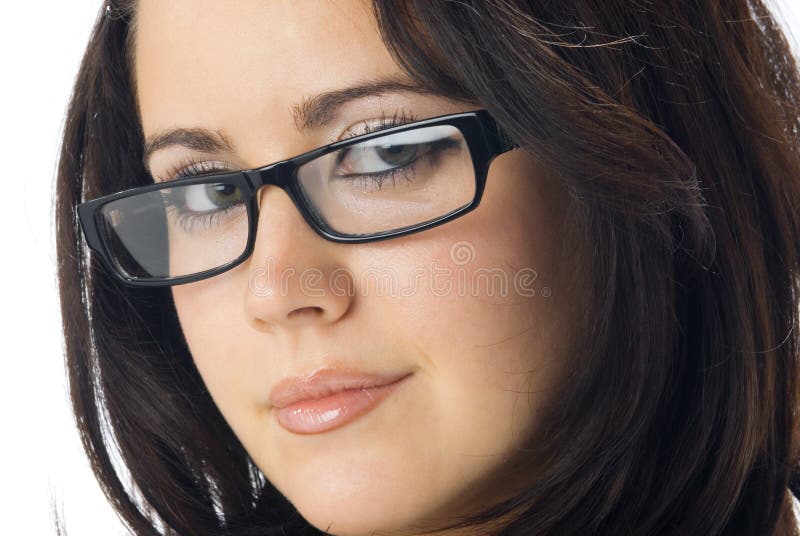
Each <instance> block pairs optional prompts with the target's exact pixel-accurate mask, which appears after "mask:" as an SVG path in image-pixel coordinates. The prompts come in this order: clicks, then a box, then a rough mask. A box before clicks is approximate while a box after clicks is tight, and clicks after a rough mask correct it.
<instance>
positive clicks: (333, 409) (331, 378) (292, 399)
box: [270, 370, 412, 434]
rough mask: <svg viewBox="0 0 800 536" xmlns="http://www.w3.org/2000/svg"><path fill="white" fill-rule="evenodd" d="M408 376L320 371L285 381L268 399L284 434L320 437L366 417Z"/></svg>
mask: <svg viewBox="0 0 800 536" xmlns="http://www.w3.org/2000/svg"><path fill="white" fill-rule="evenodd" d="M411 375H412V373H406V374H403V375H401V376H397V375H395V376H391V377H376V376H369V377H367V376H363V375H352V374H346V373H345V374H343V373H341V372H338V371H329V370H326V371H320V372H318V373H317V374H315V375H313V376H312V377H310V378H306V379H304V380H299V381H298V380H296V379H288V380H285V381H284V382H282V387H281V386H278V387H277V388H276V389H274V390H273V393H272V396H271V397H270V400H271V401H272V403H273V409H274V413H275V417H276V419H277V421H278V424H280V425H281V426H282V427H283V428H285V429H286V430H287V431H289V432H291V433H294V434H319V433H323V432H327V431H329V430H334V429H336V428H340V427H342V426H345V425H346V424H349V423H351V422H353V421H355V420H356V419H358V418H360V417H362V416H364V415H366V414H367V413H369V412H370V411H372V410H373V409H375V408H376V407H377V406H378V405H380V403H381V402H382V401H384V400H385V399H386V398H388V397H389V396H390V395H391V394H392V393H394V392H395V390H397V389H398V388H399V387H400V386H401V385H402V384H404V383H406V382H407V380H408V378H409V377H410V376H411ZM279 385H280V384H279Z"/></svg>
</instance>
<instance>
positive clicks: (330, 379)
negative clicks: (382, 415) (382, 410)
mask: <svg viewBox="0 0 800 536" xmlns="http://www.w3.org/2000/svg"><path fill="white" fill-rule="evenodd" d="M409 374H411V373H410V372H403V373H392V374H374V373H366V372H361V371H356V370H347V369H341V368H321V369H318V370H315V371H314V372H312V373H310V374H307V375H305V376H290V377H287V378H283V379H282V380H280V381H278V382H277V383H276V384H275V386H274V387H273V388H272V390H271V391H270V395H269V401H270V404H271V405H272V406H273V407H276V408H282V407H284V406H289V405H291V404H294V403H296V402H300V401H304V400H316V399H318V398H324V397H326V396H330V395H332V394H334V393H338V392H339V391H345V390H348V389H364V388H367V387H379V386H382V385H388V384H390V383H394V382H396V381H399V380H401V379H403V378H405V377H406V376H408V375H409Z"/></svg>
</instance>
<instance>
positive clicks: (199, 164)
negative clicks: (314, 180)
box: [154, 110, 417, 181]
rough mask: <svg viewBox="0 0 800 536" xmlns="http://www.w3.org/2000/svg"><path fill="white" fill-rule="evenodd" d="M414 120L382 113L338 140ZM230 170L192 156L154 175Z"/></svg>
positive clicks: (167, 176) (174, 177)
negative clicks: (356, 130)
mask: <svg viewBox="0 0 800 536" xmlns="http://www.w3.org/2000/svg"><path fill="white" fill-rule="evenodd" d="M414 121H417V116H416V115H415V114H414V113H412V112H409V111H406V110H400V112H399V113H398V112H395V113H394V115H392V116H391V117H389V116H388V115H386V114H382V115H381V116H380V117H379V118H378V120H377V122H375V123H362V124H361V131H359V132H354V131H349V132H347V133H346V134H345V135H344V136H343V137H342V138H340V139H339V140H336V141H341V140H346V139H350V138H354V137H356V136H361V135H363V134H369V133H370V132H375V131H378V130H383V129H386V128H391V127H396V126H400V125H405V124H407V123H413V122H414ZM230 171H235V168H234V166H232V165H229V164H226V163H225V162H219V161H212V162H209V161H197V160H193V159H191V158H186V159H183V160H181V161H179V162H177V163H175V164H172V165H171V166H170V167H169V169H168V170H167V172H166V173H165V174H164V175H163V176H161V177H154V179H155V180H158V181H171V180H177V179H184V178H188V177H197V176H200V175H211V174H214V173H226V172H230Z"/></svg>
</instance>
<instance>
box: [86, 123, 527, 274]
mask: <svg viewBox="0 0 800 536" xmlns="http://www.w3.org/2000/svg"><path fill="white" fill-rule="evenodd" d="M439 125H451V126H454V127H456V128H457V129H458V130H459V131H460V132H461V133H462V135H463V136H464V140H465V142H466V144H467V147H468V148H469V152H470V155H471V156H472V164H473V167H474V170H475V196H474V197H473V199H472V202H471V203H469V204H468V205H464V206H463V207H461V208H458V209H455V210H453V211H451V212H449V213H447V214H445V215H443V216H441V217H438V218H435V219H433V220H430V221H427V222H424V223H421V224H418V225H414V226H410V227H404V228H401V229H399V230H394V231H385V232H379V233H375V234H373V235H366V236H357V237H354V236H348V235H342V234H339V233H336V232H335V231H334V230H333V229H330V228H329V227H328V226H326V225H325V222H324V221H322V220H321V219H319V218H318V216H317V215H316V211H315V209H314V207H313V206H312V205H311V204H310V203H309V202H308V201H307V200H306V199H305V196H304V194H303V193H302V191H301V187H300V184H299V181H298V179H297V170H298V168H299V167H300V166H302V165H304V164H307V163H308V162H310V161H312V160H314V159H316V158H319V157H320V156H323V155H325V154H328V153H331V152H334V151H338V150H340V149H343V148H347V147H349V146H351V145H356V144H359V143H362V142H364V141H367V140H370V139H373V138H378V137H381V136H386V135H387V134H396V133H399V132H405V131H408V130H415V129H418V128H423V127H430V126H439ZM517 148H519V146H518V145H517V144H515V143H513V142H512V141H511V140H510V139H509V138H508V137H507V136H506V134H505V133H504V132H503V131H502V130H501V129H500V127H499V125H498V124H497V123H496V122H495V120H494V119H493V118H492V117H491V115H490V114H489V112H488V111H486V110H474V111H471V112H460V113H455V114H448V115H440V116H437V117H432V118H429V119H423V120H420V121H414V122H412V123H406V124H403V125H399V126H394V127H389V128H384V129H380V130H375V131H372V132H369V133H367V134H362V135H359V136H354V137H352V138H347V139H345V140H340V141H337V142H334V143H331V144H328V145H324V146H322V147H318V148H316V149H312V150H311V151H308V152H305V153H302V154H300V155H297V156H294V157H292V158H288V159H285V160H280V161H278V162H273V163H271V164H267V165H266V166H262V167H259V168H255V169H249V170H242V171H233V172H225V173H214V174H207V175H200V176H195V177H185V178H182V179H174V180H170V181H162V182H156V183H153V184H148V185H145V186H137V187H135V188H130V189H128V190H123V191H121V192H117V193H113V194H110V195H105V196H102V197H98V198H96V199H92V200H90V201H85V202H82V203H79V204H77V206H76V208H77V216H78V219H79V221H80V225H81V229H82V231H83V235H84V238H85V239H86V243H87V245H88V246H89V248H91V249H92V250H93V251H94V252H96V253H97V254H98V255H99V257H100V259H101V260H102V261H103V264H105V265H106V267H107V268H109V269H110V270H111V272H112V273H113V274H114V275H115V276H116V277H117V278H118V279H119V280H120V281H121V282H123V283H124V284H126V285H130V286H141V287H160V286H171V285H181V284H184V283H192V282H195V281H200V280H203V279H207V278H209V277H213V276H215V275H218V274H221V273H223V272H225V271H228V270H230V269H232V268H234V267H236V266H238V265H239V264H241V263H242V262H244V261H245V260H246V259H247V258H249V257H250V255H251V254H252V252H253V249H254V246H255V239H256V230H257V227H258V210H259V209H258V199H257V197H256V193H257V192H258V191H259V189H260V188H261V187H262V186H265V185H267V184H271V185H274V186H277V187H279V188H281V189H283V191H285V192H286V193H287V195H288V196H289V198H290V199H291V200H292V202H293V203H294V205H295V206H296V207H297V209H298V210H299V211H300V214H302V216H303V218H304V219H305V221H306V222H308V224H309V225H310V226H311V228H312V229H314V231H316V232H317V233H318V234H319V235H320V236H322V237H323V238H325V239H327V240H330V241H333V242H340V243H349V244H359V243H365V242H376V241H379V240H387V239H389V238H399V237H401V236H406V235H409V234H412V233H418V232H420V231H423V230H426V229H430V228H433V227H437V226H439V225H442V224H443V223H446V222H449V221H452V220H453V219H455V218H458V217H460V216H463V215H464V214H466V213H468V212H470V211H472V210H474V209H475V208H476V207H477V206H478V204H479V203H480V201H481V197H482V196H483V191H484V187H485V186H486V177H487V175H488V170H489V165H490V163H491V161H492V160H493V159H494V158H495V157H497V156H499V155H501V154H503V153H505V152H507V151H510V150H512V149H517ZM214 182H225V183H229V184H234V185H236V186H238V187H239V188H241V191H242V192H243V194H244V196H245V201H244V203H245V205H246V207H247V217H248V220H249V221H248V236H247V244H246V246H245V249H244V251H243V252H242V254H241V255H239V256H238V257H237V258H236V259H234V260H232V261H230V262H228V263H226V264H224V265H222V266H219V267H217V268H212V269H210V270H205V271H202V272H198V273H195V274H191V275H186V276H179V277H163V278H147V279H144V278H131V277H128V276H127V275H125V274H124V273H123V271H122V268H121V267H118V266H116V264H115V262H114V261H113V259H112V258H111V255H110V254H109V253H108V251H107V249H106V245H105V242H104V241H103V240H102V239H101V237H100V225H99V223H98V220H99V218H101V217H102V216H101V215H100V209H101V208H102V207H103V206H104V205H106V204H107V203H110V202H112V201H116V200H118V199H122V198H125V197H131V196H134V195H138V194H142V193H147V192H151V191H154V190H160V189H163V188H175V187H178V186H189V185H195V184H207V183H214Z"/></svg>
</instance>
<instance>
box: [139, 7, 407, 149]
mask: <svg viewBox="0 0 800 536" xmlns="http://www.w3.org/2000/svg"><path fill="white" fill-rule="evenodd" d="M133 53H134V57H135V63H134V76H135V78H136V86H137V97H138V101H139V107H140V112H141V116H142V123H143V124H142V126H143V128H144V131H145V133H148V132H152V131H153V130H156V129H159V128H162V127H164V126H167V125H176V124H179V125H183V124H198V123H206V124H209V125H211V124H217V123H219V122H225V123H226V124H229V125H231V124H233V125H235V124H237V123H239V124H240V123H241V122H242V121H247V122H253V121H254V120H259V119H263V120H264V121H266V122H272V123H274V122H276V121H278V122H280V123H282V124H280V127H279V128H281V129H283V128H285V127H286V124H285V123H283V121H284V119H285V120H286V121H290V120H291V110H290V107H291V105H292V104H293V103H296V102H297V101H298V100H300V99H301V98H302V97H304V96H307V95H314V94H316V93H319V92H322V91H325V90H329V89H332V88H337V87H340V86H342V85H347V84H350V83H354V82H359V81H365V80H367V79H374V78H377V77H381V76H384V75H386V76H389V75H394V74H398V73H400V72H401V71H400V69H399V67H398V66H397V65H396V63H395V62H394V60H393V59H392V58H391V56H390V54H389V52H388V50H387V49H386V47H385V46H384V44H383V43H382V41H381V39H380V35H379V33H378V29H377V26H376V23H375V19H374V17H373V14H372V11H371V7H370V3H369V2H366V1H362V0H335V1H334V0H325V1H317V0H285V1H284V0H237V1H236V2H227V1H226V2H220V1H219V0H170V1H169V2H164V1H163V0H140V1H139V3H138V10H137V20H136V31H135V39H134V43H133ZM254 114H255V115H256V116H258V115H260V116H262V117H256V116H254ZM284 116H285V117H284ZM276 128H278V126H277V125H276Z"/></svg>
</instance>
